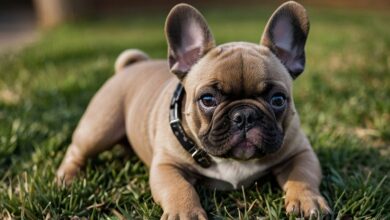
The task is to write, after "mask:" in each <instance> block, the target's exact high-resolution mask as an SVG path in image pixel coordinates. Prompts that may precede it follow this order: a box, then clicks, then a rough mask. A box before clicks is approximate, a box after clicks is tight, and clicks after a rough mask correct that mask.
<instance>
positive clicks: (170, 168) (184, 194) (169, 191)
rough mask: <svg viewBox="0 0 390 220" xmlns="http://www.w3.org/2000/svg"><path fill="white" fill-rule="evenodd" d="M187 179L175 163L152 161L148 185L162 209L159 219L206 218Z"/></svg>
mask: <svg viewBox="0 0 390 220" xmlns="http://www.w3.org/2000/svg"><path fill="white" fill-rule="evenodd" d="M189 181H190V179H188V177H187V179H186V178H185V174H184V173H182V171H181V170H180V169H179V168H178V167H176V166H175V165H172V164H163V163H155V162H152V166H151V170H150V187H151V190H152V195H153V198H154V200H155V201H156V202H157V203H158V204H159V205H161V207H162V208H163V210H164V214H163V215H162V217H161V219H164V220H165V219H207V215H206V213H205V211H204V210H203V208H202V206H201V204H200V201H199V196H198V193H197V192H196V190H195V188H194V187H193V186H192V184H191V183H190V182H189Z"/></svg>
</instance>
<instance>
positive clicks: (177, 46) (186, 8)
mask: <svg viewBox="0 0 390 220" xmlns="http://www.w3.org/2000/svg"><path fill="white" fill-rule="evenodd" d="M165 36H166V38H167V41H168V59H169V67H170V69H171V72H172V73H174V74H176V76H177V77H178V78H179V79H183V78H184V77H185V75H186V74H187V73H188V71H190V69H191V67H192V66H193V65H194V64H195V63H196V62H197V61H198V60H199V59H200V58H201V57H202V56H203V55H205V54H206V53H207V52H208V51H209V50H210V49H211V48H213V47H215V43H214V38H213V36H212V34H211V31H210V30H209V27H208V25H207V22H206V20H205V19H204V18H203V16H202V15H201V14H200V12H199V11H198V10H196V9H195V8H194V7H192V6H190V5H188V4H178V5H176V6H175V7H174V8H172V10H171V11H170V13H169V15H168V17H167V20H166V22H165Z"/></svg>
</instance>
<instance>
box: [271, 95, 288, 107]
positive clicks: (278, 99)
mask: <svg viewBox="0 0 390 220" xmlns="http://www.w3.org/2000/svg"><path fill="white" fill-rule="evenodd" d="M286 99H287V98H286V96H285V95H283V94H282V93H276V94H274V95H273V96H272V97H271V100H270V104H271V107H272V108H273V109H275V110H282V109H283V108H284V107H286Z"/></svg>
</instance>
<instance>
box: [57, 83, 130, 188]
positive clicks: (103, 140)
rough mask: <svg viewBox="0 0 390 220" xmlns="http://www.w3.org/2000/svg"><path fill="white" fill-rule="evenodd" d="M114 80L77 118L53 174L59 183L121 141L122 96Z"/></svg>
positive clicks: (122, 134)
mask: <svg viewBox="0 0 390 220" xmlns="http://www.w3.org/2000/svg"><path fill="white" fill-rule="evenodd" d="M116 78H117V76H114V77H113V78H111V79H110V80H109V81H107V82H106V84H105V85H104V86H103V87H102V88H101V89H100V90H99V91H98V92H97V93H96V95H95V96H94V98H93V99H92V100H91V102H90V104H89V106H88V108H87V110H86V112H85V113H84V115H83V117H82V118H81V120H80V122H79V124H78V126H77V128H76V130H75V132H74V133H73V138H72V143H71V144H70V146H69V148H68V150H67V151H66V155H65V157H64V159H63V161H62V163H61V165H60V167H59V169H58V171H57V181H58V182H59V183H62V182H65V183H69V182H70V181H71V180H72V179H73V177H74V176H75V175H76V174H77V173H78V171H79V170H80V168H81V167H83V165H84V164H85V162H86V160H87V159H88V158H89V157H91V156H94V155H96V154H98V153H100V152H102V151H105V150H108V149H110V148H111V147H112V146H114V145H115V144H116V143H117V142H118V141H120V140H121V139H122V138H124V137H125V123H124V113H123V111H124V108H123V92H122V91H121V89H120V86H119V84H118V83H119V81H118V79H116Z"/></svg>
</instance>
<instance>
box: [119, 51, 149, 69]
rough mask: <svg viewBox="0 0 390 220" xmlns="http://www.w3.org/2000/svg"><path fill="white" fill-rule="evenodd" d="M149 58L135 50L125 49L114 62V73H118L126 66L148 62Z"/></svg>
mask: <svg viewBox="0 0 390 220" xmlns="http://www.w3.org/2000/svg"><path fill="white" fill-rule="evenodd" d="M148 59H149V56H148V55H147V54H146V53H144V52H142V51H140V50H137V49H127V50H125V51H123V52H122V53H121V54H119V56H118V58H117V59H116V61H115V72H116V73H118V72H120V71H121V70H122V69H123V68H125V67H126V66H128V65H130V64H133V63H136V62H139V61H143V60H148Z"/></svg>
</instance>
